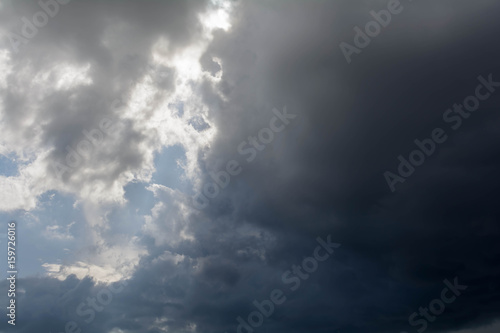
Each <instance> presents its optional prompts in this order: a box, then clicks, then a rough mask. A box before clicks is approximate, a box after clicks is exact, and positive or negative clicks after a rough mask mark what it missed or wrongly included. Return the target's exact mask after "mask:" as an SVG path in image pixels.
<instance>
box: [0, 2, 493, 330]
mask: <svg viewBox="0 0 500 333" xmlns="http://www.w3.org/2000/svg"><path fill="white" fill-rule="evenodd" d="M76 1H77V0H74V2H76ZM233 5H234V9H233V11H232V13H231V17H230V19H231V25H232V26H231V28H230V29H229V30H228V31H223V30H219V31H216V32H215V33H214V38H213V40H211V42H210V44H209V45H208V47H207V49H206V51H205V52H204V54H203V56H202V57H201V58H200V62H201V65H202V68H203V69H204V70H205V71H206V72H207V73H209V74H210V75H212V76H213V75H217V73H219V74H220V75H221V77H220V80H219V81H212V80H211V79H209V78H207V77H205V78H204V79H203V80H201V81H200V82H198V83H197V84H196V87H195V89H196V92H197V94H198V95H199V96H201V97H202V99H203V102H204V103H205V104H206V105H207V106H208V109H209V113H208V117H209V118H210V121H211V122H212V124H213V126H215V128H217V133H216V134H215V137H214V139H213V141H212V143H211V144H210V147H209V149H208V148H207V149H206V150H203V151H200V153H199V155H198V159H197V163H198V164H199V167H200V169H201V176H200V179H201V184H206V183H209V182H213V180H212V178H211V176H210V172H216V171H219V170H222V169H223V168H225V165H226V163H227V162H228V161H230V160H233V159H234V160H237V161H239V162H240V164H241V166H242V169H243V170H242V172H241V173H240V174H239V175H236V176H234V177H232V178H231V181H230V183H229V185H228V186H227V187H226V188H224V189H222V190H221V191H220V194H219V195H217V196H216V197H215V198H213V199H210V200H209V204H208V206H207V207H206V208H204V209H202V210H195V209H188V208H187V207H191V199H190V198H188V197H187V196H186V197H184V196H183V195H182V194H180V193H179V192H178V191H173V190H170V189H168V188H164V187H163V188H162V187H159V188H157V189H156V190H155V198H156V200H157V206H155V208H154V209H153V210H154V212H153V213H152V214H151V221H150V222H149V223H150V224H149V225H150V226H152V225H153V224H154V223H155V224H154V229H148V230H154V232H153V233H148V232H143V233H140V234H139V239H140V240H139V242H140V244H141V245H142V246H144V248H145V249H146V250H147V255H144V256H142V257H141V259H140V261H139V263H138V265H137V267H136V269H135V271H134V273H133V275H132V276H131V277H130V278H129V279H128V280H127V281H126V282H127V285H126V286H124V288H123V290H122V291H120V292H116V293H113V300H112V302H111V303H110V304H108V305H105V306H104V309H103V310H102V312H96V316H95V319H94V320H93V321H92V322H91V323H88V324H87V323H85V318H86V317H82V316H78V315H77V313H76V312H75V309H76V308H77V307H78V305H79V304H80V303H81V302H84V301H85V299H86V298H87V297H96V295H97V293H99V291H101V290H102V289H103V288H106V286H105V285H102V284H98V283H97V282H95V281H92V280H91V279H90V278H87V279H78V278H76V277H75V276H69V277H67V278H66V279H65V280H57V279H55V278H49V277H46V278H35V277H32V278H25V279H21V280H19V281H18V288H19V289H22V292H21V293H20V294H19V296H18V301H19V313H18V325H16V327H15V331H16V332H20V333H24V332H29V333H31V332H35V331H36V332H39V331H44V332H63V331H64V326H65V325H66V323H67V322H68V321H75V322H76V323H78V325H79V327H80V328H81V329H82V332H94V333H101V332H102V333H122V332H123V333H125V332H126V333H129V332H130V333H132V332H134V333H135V332H141V333H143V332H151V333H153V332H155V333H156V332H167V331H168V332H203V333H212V332H213V333H219V332H220V333H224V332H236V330H237V327H238V321H237V317H239V316H240V317H242V318H244V319H245V320H247V318H248V315H249V314H250V313H251V312H252V311H255V310H256V307H255V306H254V305H253V304H252V302H253V301H254V300H257V301H259V302H261V301H263V300H264V299H269V298H270V294H271V291H272V290H273V289H281V290H282V291H283V292H284V295H285V296H286V301H285V302H284V303H283V304H281V305H276V309H275V312H274V313H273V314H272V315H271V316H269V318H266V319H265V320H264V323H263V324H262V325H261V326H260V327H258V328H255V332H275V333H279V332H296V333H306V332H332V333H336V332H339V333H358V332H359V333H366V332H372V333H376V332H380V333H390V332H394V333H396V332H401V331H407V332H417V329H419V328H421V327H422V326H421V325H414V326H411V325H409V323H408V318H409V316H410V315H411V314H412V313H414V312H418V311H419V308H420V307H429V303H430V302H431V301H432V300H434V299H436V298H440V297H441V292H442V290H443V288H445V287H446V285H445V283H443V281H444V280H445V279H447V280H449V281H451V282H453V280H454V279H455V277H457V278H458V282H459V283H460V284H463V285H466V286H467V289H466V290H465V291H462V293H461V295H460V296H459V297H457V299H456V300H455V301H454V302H451V303H450V304H446V309H445V311H444V312H443V313H442V314H440V315H439V316H437V319H436V320H435V321H428V324H427V325H428V326H427V328H426V330H427V332H453V331H458V330H462V329H470V331H464V332H466V333H469V332H470V333H475V332H478V333H481V332H489V331H486V330H484V331H482V329H481V327H483V326H485V325H490V324H492V323H494V322H495V321H496V320H498V319H500V318H499V313H500V284H499V281H500V268H499V267H500V247H499V245H498V237H499V236H500V226H499V225H498V223H499V221H500V218H499V217H500V216H499V213H498V206H497V200H498V193H497V192H498V189H499V188H500V176H499V174H498V170H499V168H500V160H499V158H498V156H499V154H498V153H499V151H500V134H499V131H498V129H499V128H500V87H498V88H496V89H497V90H496V91H493V92H491V96H490V97H489V98H487V99H486V100H484V101H481V103H480V106H479V108H478V109H477V111H474V112H470V115H469V114H467V116H468V117H467V118H465V119H462V123H461V126H459V128H457V129H456V130H455V129H453V128H452V125H454V124H455V122H446V121H445V120H444V119H443V114H444V113H445V111H446V110H447V109H449V108H453V105H454V104H455V103H457V104H460V103H463V102H464V99H465V98H466V97H467V96H469V95H474V94H475V90H476V87H477V86H478V85H479V84H481V81H479V80H478V77H479V76H482V77H483V78H485V79H488V76H489V75H491V77H492V80H493V81H495V82H500V63H499V59H500V47H499V46H498V43H497V42H496V36H497V34H498V33H500V21H498V15H499V13H500V4H499V3H498V2H495V1H487V0H482V1H475V2H471V1H465V0H460V1H451V0H442V1H431V0H418V1H416V0H414V1H412V2H410V1H403V0H402V1H401V5H402V7H403V10H402V11H401V12H400V14H397V15H393V16H392V20H391V22H390V24H389V25H388V26H387V27H385V28H383V29H382V31H381V32H380V33H379V34H378V35H377V36H375V37H373V38H371V42H370V44H369V45H368V46H367V47H366V48H364V49H362V50H361V52H360V53H359V54H353V55H352V62H351V63H350V64H348V62H347V61H346V58H345V57H344V54H343V53H342V50H341V48H340V47H339V44H340V43H341V42H347V43H349V44H351V45H355V44H354V41H353V40H354V36H355V32H354V30H353V27H354V26H359V27H363V28H364V25H365V24H366V23H367V22H369V21H370V20H372V19H373V18H372V16H370V11H371V10H375V11H379V10H382V9H386V8H387V2H386V1H359V2H357V1H319V0H318V1H285V0H279V1H236V2H234V4H233ZM16 6H18V5H15V7H16ZM19 6H20V5H19ZM72 6H73V7H69V5H68V7H67V8H68V13H67V14H64V15H62V13H61V15H60V16H58V17H56V18H55V19H54V24H52V23H51V25H50V26H47V29H48V30H50V31H49V32H48V33H45V34H43V35H42V34H41V35H40V36H39V37H38V38H37V39H34V40H33V42H32V43H30V44H28V45H26V46H25V47H26V49H25V51H24V52H25V53H22V55H20V57H21V59H24V57H27V58H26V59H27V60H18V61H19V66H22V64H23V61H29V60H28V59H30V57H29V56H28V54H30V52H42V53H43V52H44V51H43V50H44V49H47V50H48V51H47V52H48V54H50V55H53V57H50V58H45V57H40V58H39V59H38V61H39V62H41V63H43V64H44V65H45V66H48V65H47V64H48V63H56V62H57V61H59V60H58V54H59V52H55V51H54V49H58V48H60V49H61V50H63V49H65V48H64V47H63V46H61V45H70V46H68V47H67V50H69V51H68V52H70V53H71V55H70V57H71V59H73V61H75V62H80V61H81V62H82V63H85V62H88V61H91V62H92V68H93V71H94V72H95V73H94V72H93V74H92V78H93V80H94V81H95V82H99V83H98V86H97V87H96V86H91V87H89V88H88V89H87V90H84V89H81V90H79V92H78V94H79V95H78V96H77V97H76V102H75V103H77V104H78V103H81V105H83V106H82V107H88V108H91V105H92V103H98V101H99V100H100V99H101V98H104V97H102V96H109V95H110V94H111V95H112V93H111V92H110V91H109V90H111V87H113V86H114V87H117V85H118V86H119V87H118V88H115V90H116V91H120V92H123V91H127V88H126V86H127V82H134V80H137V79H138V77H140V76H141V75H143V71H145V70H146V69H145V68H146V67H147V63H148V60H147V58H148V56H149V55H148V52H150V51H151V45H152V44H153V41H154V40H155V39H156V38H157V36H158V35H162V34H166V35H168V38H169V40H170V41H171V43H172V45H175V46H176V47H178V48H179V49H182V48H183V47H185V46H186V45H188V44H189V43H190V42H192V40H195V39H196V38H197V36H198V34H201V32H200V29H201V28H199V27H197V23H196V22H197V20H196V15H197V14H198V13H200V12H202V10H203V9H204V8H205V4H201V3H200V2H194V1H192V2H184V1H164V2H160V1H148V2H141V3H139V2H127V3H126V4H122V3H120V4H118V3H117V2H88V3H85V4H80V3H76V4H72ZM65 15H66V16H65ZM113 19H116V20H120V21H121V20H123V21H124V22H126V23H127V25H128V26H129V30H127V31H130V35H129V36H128V37H127V40H126V41H123V43H118V42H117V44H116V48H114V49H113V48H112V50H109V49H106V50H105V49H103V46H102V45H100V44H99V42H98V41H99V40H100V38H101V36H102V34H103V31H105V30H106V29H105V26H106V24H108V23H107V22H108V20H113ZM127 29H128V28H127ZM112 52H116V53H115V54H112ZM172 52H175V49H173V50H172ZM125 55H126V56H125ZM67 57H68V55H64V56H63V55H61V59H62V58H64V59H67ZM214 59H215V60H217V62H216V61H215V60H214ZM94 62H95V64H94ZM43 64H40V66H43ZM34 66H35V65H34ZM12 80H14V78H12ZM115 81H116V82H115ZM13 84H14V83H13ZM170 84H171V85H173V84H174V83H170ZM92 89H96V91H92ZM106 89H108V91H106ZM169 89H171V88H169ZM484 89H487V88H484ZM484 89H483V90H482V91H484V92H486V90H484ZM491 89H494V87H493V88H491ZM166 91H168V89H166ZM65 93H67V95H70V94H72V92H71V91H68V92H65ZM10 94H11V95H9V96H8V97H6V101H7V103H11V104H9V105H12V110H13V111H12V114H11V115H10V117H12V124H14V123H16V120H15V118H16V117H21V118H22V115H21V114H19V113H15V112H14V110H15V109H16V108H17V107H16V106H15V105H17V104H20V103H22V101H21V100H18V99H16V98H15V96H14V95H12V94H13V92H12V91H11V92H10ZM99 96H101V97H99ZM59 98H70V97H69V96H63V97H61V96H54V97H53V101H52V103H49V104H48V105H50V106H52V107H53V108H51V109H50V111H49V110H47V111H46V112H51V113H52V112H57V111H54V110H55V109H54V108H56V107H57V105H58V103H60V101H59ZM75 105H76V104H75ZM285 106H286V109H287V112H288V113H290V114H293V115H296V118H294V119H293V120H291V121H290V124H289V125H287V127H286V128H285V129H284V130H283V131H282V132H279V133H275V139H274V140H273V141H272V142H271V143H270V144H269V145H267V146H266V147H265V149H263V150H262V151H260V152H258V153H257V156H256V158H255V159H254V160H252V161H251V162H246V161H245V157H247V155H242V154H240V153H238V146H239V144H240V143H241V142H243V141H244V140H247V141H248V140H249V139H248V137H249V136H252V135H257V133H259V131H260V130H261V129H262V128H264V127H269V122H270V120H271V118H272V117H273V116H274V114H273V112H272V109H273V108H276V109H279V110H283V108H284V107H285ZM75 107H76V106H75ZM109 112H111V111H109ZM90 115H91V116H90V117H91V118H87V120H80V121H78V120H77V119H74V118H71V117H70V116H67V118H66V117H59V118H57V117H56V118H50V119H54V122H52V123H50V124H47V126H49V127H53V128H54V129H53V130H47V131H46V132H45V133H51V134H50V135H53V136H54V137H53V138H52V140H56V144H55V145H56V146H57V145H59V144H60V145H61V147H63V148H64V145H65V144H66V142H67V141H68V140H70V139H69V138H70V137H71V136H70V134H71V132H72V129H71V126H73V125H72V124H75V125H74V126H83V128H89V127H92V125H93V124H95V123H96V122H98V121H99V119H100V118H101V117H102V114H97V113H96V114H92V113H90ZM40 117H43V115H40ZM55 121H57V122H58V123H55ZM82 122H83V123H84V125H82ZM76 124H78V125H76ZM63 125H64V126H63ZM132 127H133V125H130V128H129V130H130V131H131V133H135V132H134V130H133V129H132ZM78 128H79V127H78ZM435 128H442V129H443V130H444V132H445V134H446V135H447V140H446V141H445V142H444V143H442V144H435V146H436V148H435V151H434V153H433V154H431V156H426V158H425V162H424V163H423V164H422V165H420V166H416V167H415V171H414V172H413V173H412V174H411V175H410V176H409V177H407V179H406V180H405V181H404V182H403V183H400V182H399V183H396V184H395V189H396V190H395V191H391V189H390V186H389V185H388V183H387V182H386V179H385V177H384V173H385V172H386V171H390V172H392V173H394V174H398V165H399V163H400V161H399V160H398V156H399V155H402V156H403V157H404V158H406V159H409V155H410V153H411V152H412V151H413V150H415V149H416V148H417V146H416V144H415V143H414V140H415V139H418V140H424V139H428V138H430V137H431V136H432V134H431V133H432V131H433V130H434V129H435ZM47 135H48V134H47ZM131 135H132V134H131ZM136 135H137V136H139V137H140V134H139V133H136ZM65 136H66V137H67V139H64V137H65ZM131 137H132V138H131V139H130V140H133V136H131ZM45 139H46V140H47V142H49V140H50V138H49V137H46V138H45ZM74 140H77V139H76V138H75V139H74ZM137 140H138V142H139V141H140V138H137ZM50 142H53V141H50ZM47 144H49V143H47ZM122 144H123V145H124V146H127V143H122ZM63 148H62V149H63ZM123 149H125V148H123ZM56 151H58V150H56ZM59 151H60V150H59ZM120 152H123V150H120V149H118V150H117V153H116V154H117V156H116V157H115V158H116V159H119V161H120V162H121V164H120V165H121V166H123V167H124V168H127V167H128V168H133V167H135V166H136V165H138V164H140V163H141V161H142V160H143V159H144V156H142V155H141V154H140V153H139V152H137V154H136V155H127V156H120V157H118V156H119V155H120ZM117 172H118V171H117ZM196 190H200V188H199V186H198V188H196V186H195V191H196ZM174 198H176V199H175V200H177V201H175V203H167V202H170V201H172V202H173V201H174ZM179 198H181V199H179ZM169 200H170V201H169ZM173 216H176V217H178V218H175V219H174V217H173ZM180 216H181V217H182V218H180ZM181 226H182V227H181ZM183 227H184V229H182V228H183ZM181 229H182V230H184V231H182V230H181ZM143 231H144V230H143ZM183 232H186V233H187V234H189V235H190V236H189V237H178V235H179V234H183ZM328 235H331V236H330V237H331V240H332V242H335V243H340V244H341V246H340V247H339V248H337V249H335V251H334V253H333V254H332V255H331V257H330V258H329V259H328V260H325V261H323V262H319V263H318V268H317V270H315V271H314V272H312V273H310V277H309V278H307V279H306V280H302V281H301V284H300V287H299V288H298V289H296V290H291V287H292V286H293V285H294V284H293V283H284V282H283V281H282V275H283V274H284V273H285V272H286V271H287V270H291V269H292V268H291V267H292V265H297V264H300V263H301V262H302V260H303V259H304V258H306V257H309V256H311V255H312V254H313V251H314V249H315V248H316V246H317V245H318V243H317V241H316V238H317V237H321V238H322V239H325V240H326V239H327V236H328ZM495 244H496V245H495ZM6 286H7V285H6V282H5V281H4V282H2V283H0V289H1V290H5V289H6ZM418 318H424V317H423V316H419V317H418ZM8 326H9V325H8V324H6V323H5V320H3V321H2V322H0V331H2V332H8V331H10V330H11V329H12V327H8ZM166 328H168V330H167V329H166ZM242 332H245V330H243V331H242ZM491 332H493V330H492V331H491Z"/></svg>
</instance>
